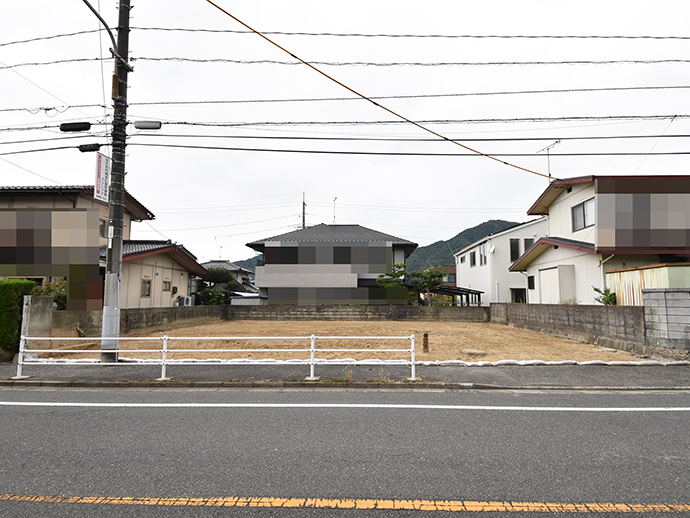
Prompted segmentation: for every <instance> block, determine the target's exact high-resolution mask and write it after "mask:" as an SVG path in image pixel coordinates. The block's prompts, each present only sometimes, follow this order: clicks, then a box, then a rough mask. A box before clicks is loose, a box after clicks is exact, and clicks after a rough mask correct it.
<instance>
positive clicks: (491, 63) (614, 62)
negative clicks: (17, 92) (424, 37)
mask: <svg viewBox="0 0 690 518" xmlns="http://www.w3.org/2000/svg"><path fill="white" fill-rule="evenodd" d="M207 1H208V0H207ZM106 59H109V58H101V57H99V58H70V59H58V60H54V61H34V62H27V63H15V64H14V65H4V66H0V70H11V69H14V68H18V67H36V66H48V65H63V64H67V63H88V62H94V61H104V60H106ZM130 61H131V62H136V61H150V62H179V63H225V64H234V65H287V66H293V65H295V66H296V65H308V66H310V65H319V66H331V67H346V66H361V67H454V66H473V67H478V66H544V65H545V66H552V65H657V64H679V63H682V64H685V63H690V59H613V60H600V61H599V60H567V61H458V62H422V61H416V62H412V61H399V62H378V61H301V60H299V59H298V60H297V61H279V60H273V59H259V60H247V59H226V58H187V57H180V56H173V57H144V56H142V57H132V58H130Z"/></svg>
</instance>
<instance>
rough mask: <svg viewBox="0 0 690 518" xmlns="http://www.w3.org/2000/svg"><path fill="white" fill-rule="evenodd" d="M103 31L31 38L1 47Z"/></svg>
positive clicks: (10, 42)
mask: <svg viewBox="0 0 690 518" xmlns="http://www.w3.org/2000/svg"><path fill="white" fill-rule="evenodd" d="M102 30H103V29H95V30H91V31H79V32H69V33H66V34H55V35H52V36H39V37H37V38H31V39H29V40H19V41H8V42H6V43H0V47H7V46H9V45H19V44H22V43H32V42H34V41H44V40H54V39H56V38H67V37H70V36H78V35H80V34H93V33H94V32H101V31H102Z"/></svg>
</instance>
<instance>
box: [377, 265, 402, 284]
mask: <svg viewBox="0 0 690 518" xmlns="http://www.w3.org/2000/svg"><path fill="white" fill-rule="evenodd" d="M405 277H407V271H406V270H405V264H404V263H398V264H394V265H392V266H391V271H390V272H388V273H382V274H380V275H379V277H378V279H376V282H377V283H378V285H379V286H381V287H382V288H397V287H398V286H404V285H405Z"/></svg>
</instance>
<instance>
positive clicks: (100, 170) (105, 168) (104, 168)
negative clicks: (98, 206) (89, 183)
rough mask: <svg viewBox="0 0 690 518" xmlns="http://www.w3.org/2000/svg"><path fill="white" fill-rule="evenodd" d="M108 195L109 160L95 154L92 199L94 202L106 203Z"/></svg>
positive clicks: (102, 155)
mask: <svg viewBox="0 0 690 518" xmlns="http://www.w3.org/2000/svg"><path fill="white" fill-rule="evenodd" d="M109 193H110V158H108V157H107V156H105V155H104V154H102V153H96V182H95V184H94V188H93V197H94V199H96V200H99V201H102V202H105V203H108V194H109Z"/></svg>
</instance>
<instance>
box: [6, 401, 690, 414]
mask: <svg viewBox="0 0 690 518" xmlns="http://www.w3.org/2000/svg"><path fill="white" fill-rule="evenodd" d="M2 406H6V407H82V408H335V409H338V408H343V409H357V408H361V409H380V410H489V411H492V410H493V411H501V412H504V411H509V412H510V411H517V412H690V407H554V406H485V405H391V404H367V403H81V402H69V401H68V402H54V401H0V407H2Z"/></svg>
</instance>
